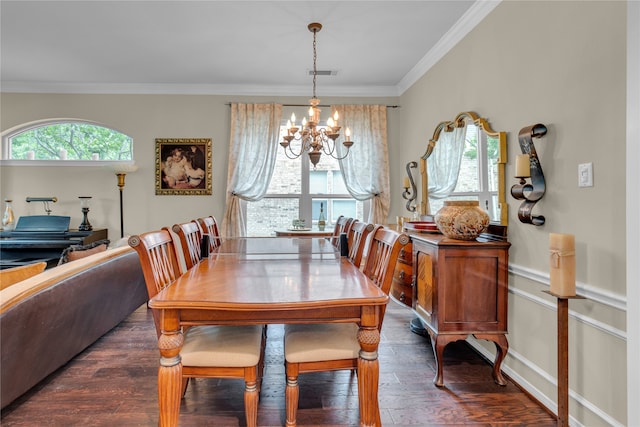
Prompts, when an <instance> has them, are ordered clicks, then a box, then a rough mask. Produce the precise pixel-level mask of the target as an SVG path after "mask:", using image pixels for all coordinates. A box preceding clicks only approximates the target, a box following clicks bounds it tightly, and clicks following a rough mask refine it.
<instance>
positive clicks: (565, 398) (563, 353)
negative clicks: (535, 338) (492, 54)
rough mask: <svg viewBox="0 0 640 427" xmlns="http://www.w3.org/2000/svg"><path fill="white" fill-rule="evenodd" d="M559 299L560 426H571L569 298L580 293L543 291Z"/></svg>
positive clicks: (575, 297)
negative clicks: (557, 293) (567, 294)
mask: <svg viewBox="0 0 640 427" xmlns="http://www.w3.org/2000/svg"><path fill="white" fill-rule="evenodd" d="M543 292H544V293H546V294H549V295H551V296H554V297H556V298H557V299H558V424H557V425H558V427H569V300H570V299H584V297H581V296H579V295H575V296H561V295H556V294H554V293H551V292H550V291H543Z"/></svg>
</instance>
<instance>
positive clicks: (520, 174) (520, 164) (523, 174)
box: [516, 154, 531, 178]
mask: <svg viewBox="0 0 640 427" xmlns="http://www.w3.org/2000/svg"><path fill="white" fill-rule="evenodd" d="M530 176H531V166H530V165H529V155H528V154H518V155H517V156H516V178H528V177H530Z"/></svg>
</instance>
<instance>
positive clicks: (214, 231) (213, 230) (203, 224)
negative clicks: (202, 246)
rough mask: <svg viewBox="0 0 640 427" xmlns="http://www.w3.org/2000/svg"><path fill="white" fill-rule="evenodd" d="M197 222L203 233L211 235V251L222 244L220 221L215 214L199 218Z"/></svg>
mask: <svg viewBox="0 0 640 427" xmlns="http://www.w3.org/2000/svg"><path fill="white" fill-rule="evenodd" d="M195 221H197V223H198V224H199V225H200V228H202V233H203V234H208V235H209V252H212V251H213V250H214V249H216V248H217V247H218V246H220V245H221V244H222V239H221V238H220V230H219V228H218V221H216V219H215V217H214V216H213V215H210V216H206V217H204V218H198V219H197V220H195Z"/></svg>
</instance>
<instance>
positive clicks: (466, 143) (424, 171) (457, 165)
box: [420, 111, 509, 225]
mask: <svg viewBox="0 0 640 427" xmlns="http://www.w3.org/2000/svg"><path fill="white" fill-rule="evenodd" d="M434 153H436V154H435V155H434ZM506 162H507V135H506V132H496V131H494V130H493V129H491V126H490V125H489V123H488V122H487V120H486V119H484V118H482V117H479V116H478V115H477V114H476V113H474V112H471V111H467V112H462V113H460V114H458V115H457V116H456V117H455V118H454V119H453V120H451V121H443V122H440V123H438V125H437V126H436V128H435V130H434V131H433V136H432V137H431V139H430V140H429V144H428V145H427V149H426V151H425V153H424V154H423V155H422V156H421V157H420V177H421V183H422V186H421V187H422V189H421V193H422V194H421V196H422V197H421V200H420V213H421V215H433V214H435V213H436V212H437V211H438V209H439V208H440V206H441V205H442V204H443V202H444V201H445V200H478V202H479V203H480V207H482V208H483V209H485V210H486V211H487V212H488V213H489V217H490V220H491V222H492V223H496V224H501V225H507V223H508V218H509V212H508V205H507V201H506V187H505V185H506V183H505V164H506ZM430 180H431V186H430V185H429V184H430V182H429V181H430ZM430 195H431V196H432V199H431V200H430V198H429V196H430Z"/></svg>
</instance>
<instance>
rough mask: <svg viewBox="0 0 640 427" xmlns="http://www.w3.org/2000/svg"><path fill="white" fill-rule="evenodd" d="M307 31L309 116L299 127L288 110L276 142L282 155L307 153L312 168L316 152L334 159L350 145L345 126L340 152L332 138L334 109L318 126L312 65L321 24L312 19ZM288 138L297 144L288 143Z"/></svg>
mask: <svg viewBox="0 0 640 427" xmlns="http://www.w3.org/2000/svg"><path fill="white" fill-rule="evenodd" d="M307 28H308V29H309V31H311V32H312V33H313V97H312V98H311V99H310V100H309V105H310V107H309V113H308V115H309V118H308V119H307V118H306V117H304V118H303V119H302V123H301V125H300V127H297V126H296V116H295V114H291V119H290V120H289V121H288V122H287V133H286V135H284V136H283V137H282V142H280V145H281V146H282V148H284V153H285V155H286V156H287V157H288V158H290V159H297V158H298V157H300V156H301V155H302V154H303V153H305V152H306V153H308V154H309V160H310V161H311V164H313V167H314V169H315V167H316V165H317V164H318V162H319V161H320V156H321V155H322V154H326V155H328V156H331V157H333V158H334V159H338V160H341V159H344V158H345V157H347V155H349V149H350V148H351V146H352V145H353V141H351V131H350V130H349V128H346V129H345V132H344V136H345V139H344V141H343V142H342V145H343V146H344V147H345V148H346V151H345V152H344V154H342V155H341V154H340V153H339V151H338V149H337V148H338V146H337V144H338V143H337V142H336V140H337V139H338V138H339V137H340V129H341V127H340V125H339V124H338V119H339V116H338V112H337V111H336V112H335V113H334V114H333V117H329V119H328V120H327V124H326V126H320V108H318V105H319V104H320V100H319V99H318V98H317V97H316V77H317V75H318V71H317V68H316V60H317V51H316V34H317V33H318V31H320V30H321V29H322V25H321V24H319V23H317V22H312V23H311V24H309V25H308V26H307ZM292 142H294V143H295V145H296V147H297V148H293V147H292V144H291V143H292Z"/></svg>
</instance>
